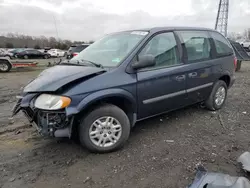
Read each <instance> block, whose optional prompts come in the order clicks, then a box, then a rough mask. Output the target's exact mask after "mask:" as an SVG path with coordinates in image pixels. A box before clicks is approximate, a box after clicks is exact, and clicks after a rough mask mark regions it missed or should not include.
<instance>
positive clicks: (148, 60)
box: [132, 55, 156, 69]
mask: <svg viewBox="0 0 250 188" xmlns="http://www.w3.org/2000/svg"><path fill="white" fill-rule="evenodd" d="M155 64H156V61H155V57H154V56H152V55H144V56H141V57H139V61H137V62H135V63H133V64H132V68H133V69H141V68H145V67H152V66H154V65H155Z"/></svg>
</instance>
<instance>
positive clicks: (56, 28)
mask: <svg viewBox="0 0 250 188" xmlns="http://www.w3.org/2000/svg"><path fill="white" fill-rule="evenodd" d="M53 19H54V24H55V29H56V37H57V40H59V35H58V30H57V25H56V18H55V16H54V15H53Z"/></svg>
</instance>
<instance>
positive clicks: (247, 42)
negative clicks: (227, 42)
mask: <svg viewBox="0 0 250 188" xmlns="http://www.w3.org/2000/svg"><path fill="white" fill-rule="evenodd" d="M240 44H241V45H242V46H243V47H244V48H248V49H249V50H250V40H245V41H243V42H241V43H240Z"/></svg>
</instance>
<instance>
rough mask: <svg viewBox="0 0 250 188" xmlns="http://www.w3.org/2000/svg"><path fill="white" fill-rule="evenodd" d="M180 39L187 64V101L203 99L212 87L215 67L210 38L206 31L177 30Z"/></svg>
mask: <svg viewBox="0 0 250 188" xmlns="http://www.w3.org/2000/svg"><path fill="white" fill-rule="evenodd" d="M177 33H178V36H179V37H180V39H181V42H182V46H183V50H184V54H185V62H186V64H187V66H186V71H187V86H186V89H187V94H188V98H189V103H190V104H193V103H197V102H200V101H203V100H205V99H206V98H207V97H208V96H209V94H210V92H211V90H212V87H213V83H214V80H215V76H216V75H214V72H216V71H215V69H217V68H219V65H216V64H215V62H214V61H213V54H214V53H213V48H212V44H211V38H210V35H209V33H208V32H207V31H178V32H177Z"/></svg>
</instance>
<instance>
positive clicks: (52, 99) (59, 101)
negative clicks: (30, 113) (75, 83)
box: [35, 94, 71, 110]
mask: <svg viewBox="0 0 250 188" xmlns="http://www.w3.org/2000/svg"><path fill="white" fill-rule="evenodd" d="M70 103H71V99H70V98H69V97H65V96H59V95H50V94H41V95H39V96H38V97H37V99H36V101H35V107H36V108H39V109H43V110H59V109H62V108H66V107H67V106H69V105H70Z"/></svg>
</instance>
